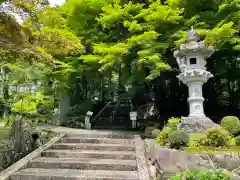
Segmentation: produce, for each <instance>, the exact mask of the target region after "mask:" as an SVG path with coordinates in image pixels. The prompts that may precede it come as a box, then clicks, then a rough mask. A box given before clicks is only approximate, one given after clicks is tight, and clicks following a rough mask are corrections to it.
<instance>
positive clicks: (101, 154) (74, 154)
mask: <svg viewBox="0 0 240 180" xmlns="http://www.w3.org/2000/svg"><path fill="white" fill-rule="evenodd" d="M42 156H43V157H56V158H81V159H87V158H91V159H119V160H135V159H136V154H135V152H131V151H94V150H58V149H49V150H46V151H43V152H42Z"/></svg>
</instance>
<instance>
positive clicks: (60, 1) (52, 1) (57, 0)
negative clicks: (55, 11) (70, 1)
mask: <svg viewBox="0 0 240 180" xmlns="http://www.w3.org/2000/svg"><path fill="white" fill-rule="evenodd" d="M49 2H50V4H51V5H62V4H63V3H64V2H65V0H49Z"/></svg>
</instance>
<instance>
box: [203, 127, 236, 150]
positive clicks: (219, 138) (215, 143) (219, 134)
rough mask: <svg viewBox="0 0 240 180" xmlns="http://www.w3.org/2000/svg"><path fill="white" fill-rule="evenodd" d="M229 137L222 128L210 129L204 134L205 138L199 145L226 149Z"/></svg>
mask: <svg viewBox="0 0 240 180" xmlns="http://www.w3.org/2000/svg"><path fill="white" fill-rule="evenodd" d="M230 140H231V136H230V135H229V132H228V131H227V130H225V129H222V128H210V129H208V130H207V132H206V138H202V139H200V144H201V145H206V146H212V147H228V146H229V145H230Z"/></svg>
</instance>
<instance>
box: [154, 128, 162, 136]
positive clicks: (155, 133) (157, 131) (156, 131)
mask: <svg viewBox="0 0 240 180" xmlns="http://www.w3.org/2000/svg"><path fill="white" fill-rule="evenodd" d="M160 132H161V131H160V130H159V129H154V130H152V137H153V138H157V137H158V135H159V133H160Z"/></svg>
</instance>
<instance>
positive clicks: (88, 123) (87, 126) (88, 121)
mask: <svg viewBox="0 0 240 180" xmlns="http://www.w3.org/2000/svg"><path fill="white" fill-rule="evenodd" d="M92 115H93V112H91V111H88V112H87V114H86V116H85V119H84V121H85V122H84V124H85V129H91V128H92V126H91V122H90V120H91V117H92Z"/></svg>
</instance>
